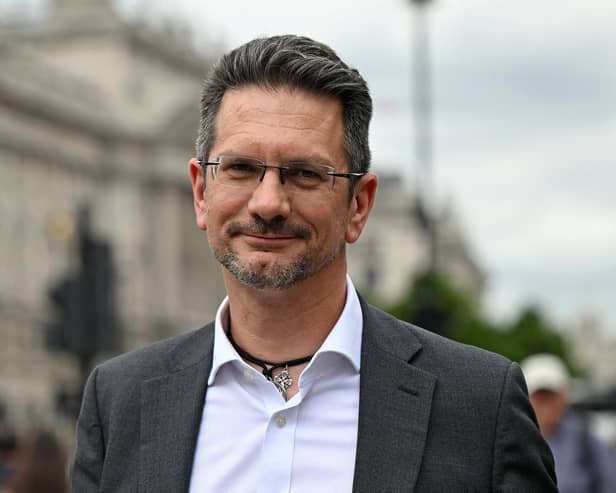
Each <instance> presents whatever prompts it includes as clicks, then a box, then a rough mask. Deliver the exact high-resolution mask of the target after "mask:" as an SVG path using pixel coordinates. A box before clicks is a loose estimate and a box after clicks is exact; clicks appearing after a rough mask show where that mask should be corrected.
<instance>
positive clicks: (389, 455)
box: [353, 300, 436, 491]
mask: <svg viewBox="0 0 616 493" xmlns="http://www.w3.org/2000/svg"><path fill="white" fill-rule="evenodd" d="M362 311H363V314H364V333H363V339H362V353H361V358H362V361H361V371H360V395H359V425H358V436H357V454H356V459H355V475H354V481H353V491H401V488H402V485H403V486H404V490H405V491H412V489H413V488H414V486H415V483H416V482H417V477H418V474H419V470H420V467H421V460H422V456H423V450H424V448H425V444H426V438H427V433H428V428H429V420H430V410H431V406H432V395H433V391H434V387H435V384H436V377H435V376H434V375H432V374H429V373H427V372H425V371H423V370H420V369H418V368H417V367H415V366H413V365H412V364H411V361H412V360H413V358H414V357H415V356H416V355H417V354H418V353H419V352H420V351H421V343H420V342H419V341H418V339H417V338H416V337H415V335H414V334H413V332H412V330H411V328H410V326H409V325H408V324H404V323H403V322H400V321H399V320H397V319H395V318H393V317H391V316H390V315H387V314H385V313H383V312H381V311H379V310H377V309H376V308H374V307H371V306H369V305H368V304H366V303H365V302H364V301H363V300H362Z"/></svg>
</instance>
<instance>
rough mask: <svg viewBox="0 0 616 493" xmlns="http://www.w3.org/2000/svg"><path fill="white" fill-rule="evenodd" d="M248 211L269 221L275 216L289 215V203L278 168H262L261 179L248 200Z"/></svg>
mask: <svg viewBox="0 0 616 493" xmlns="http://www.w3.org/2000/svg"><path fill="white" fill-rule="evenodd" d="M248 212H249V213H250V214H252V215H255V216H259V217H260V218H261V219H263V220H264V221H271V220H272V219H274V218H275V217H277V216H281V217H283V218H286V217H288V216H289V213H290V212H291V204H290V202H289V197H288V196H287V193H286V191H285V189H284V186H283V184H282V181H281V177H280V171H279V170H278V169H273V168H267V169H265V170H264V174H263V177H262V179H261V181H260V182H259V183H258V184H257V187H256V188H255V189H254V191H253V192H252V196H251V197H250V200H249V201H248Z"/></svg>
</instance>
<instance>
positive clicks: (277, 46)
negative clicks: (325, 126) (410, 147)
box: [196, 34, 372, 173]
mask: <svg viewBox="0 0 616 493" xmlns="http://www.w3.org/2000/svg"><path fill="white" fill-rule="evenodd" d="M250 84H255V85H257V86H261V87H264V88H269V89H277V88H280V87H283V86H288V87H291V88H298V89H305V90H307V91H312V92H315V93H317V94H323V95H328V96H333V97H335V98H337V99H338V100H339V101H340V102H341V103H342V109H343V118H344V129H345V130H344V132H345V136H344V148H345V151H346V155H347V159H348V161H349V167H350V171H351V172H360V173H365V172H367V171H368V169H369V167H370V146H369V143H368V130H369V126H370V118H371V117H372V98H371V97H370V93H369V91H368V85H367V83H366V81H365V80H364V79H363V78H362V76H361V75H360V74H359V72H358V71H357V70H356V69H354V68H351V67H349V66H348V65H347V64H345V63H344V62H343V61H342V60H341V59H340V58H339V57H338V55H336V52H335V51H334V50H332V49H331V48H330V47H328V46H326V45H324V44H323V43H319V42H317V41H314V40H312V39H310V38H307V37H303V36H295V35H290V34H288V35H284V36H272V37H269V38H257V39H253V40H252V41H249V42H248V43H246V44H244V45H242V46H240V47H239V48H236V49H235V50H233V51H231V52H229V53H227V54H226V55H224V56H223V57H222V58H220V60H218V62H216V63H215V64H214V66H213V67H212V69H211V71H210V73H209V75H208V76H207V78H206V79H205V81H204V84H203V92H202V95H201V122H200V125H199V135H198V137H197V144H196V151H197V158H198V159H207V158H208V156H209V153H210V151H211V149H212V146H213V144H214V140H215V138H216V127H215V120H216V115H217V114H218V110H219V109H220V103H221V101H222V98H223V96H224V94H225V91H226V90H227V89H233V88H238V87H241V86H245V85H250Z"/></svg>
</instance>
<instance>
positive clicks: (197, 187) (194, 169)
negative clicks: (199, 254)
mask: <svg viewBox="0 0 616 493" xmlns="http://www.w3.org/2000/svg"><path fill="white" fill-rule="evenodd" d="M188 172H189V174H190V182H191V184H192V191H193V204H194V207H195V218H196V220H197V226H199V229H202V230H203V231H205V230H206V229H207V221H206V212H207V206H206V203H205V181H204V176H203V172H202V168H201V165H200V164H199V161H198V160H197V158H192V159H191V160H190V161H189V162H188Z"/></svg>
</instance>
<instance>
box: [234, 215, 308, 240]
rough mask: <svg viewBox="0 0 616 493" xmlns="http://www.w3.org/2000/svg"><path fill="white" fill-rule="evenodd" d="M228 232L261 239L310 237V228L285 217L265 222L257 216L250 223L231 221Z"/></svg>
mask: <svg viewBox="0 0 616 493" xmlns="http://www.w3.org/2000/svg"><path fill="white" fill-rule="evenodd" d="M227 234H228V235H229V236H230V237H234V236H237V235H244V236H247V237H250V238H254V239H255V240H259V241H281V240H291V239H294V238H301V239H307V238H309V237H310V230H309V229H308V228H306V227H305V226H301V225H299V224H290V223H287V222H286V220H284V219H282V220H281V221H279V220H272V221H270V222H265V221H263V220H262V219H260V218H255V219H254V220H253V221H252V222H250V223H240V222H232V223H230V224H229V226H228V227H227Z"/></svg>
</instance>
